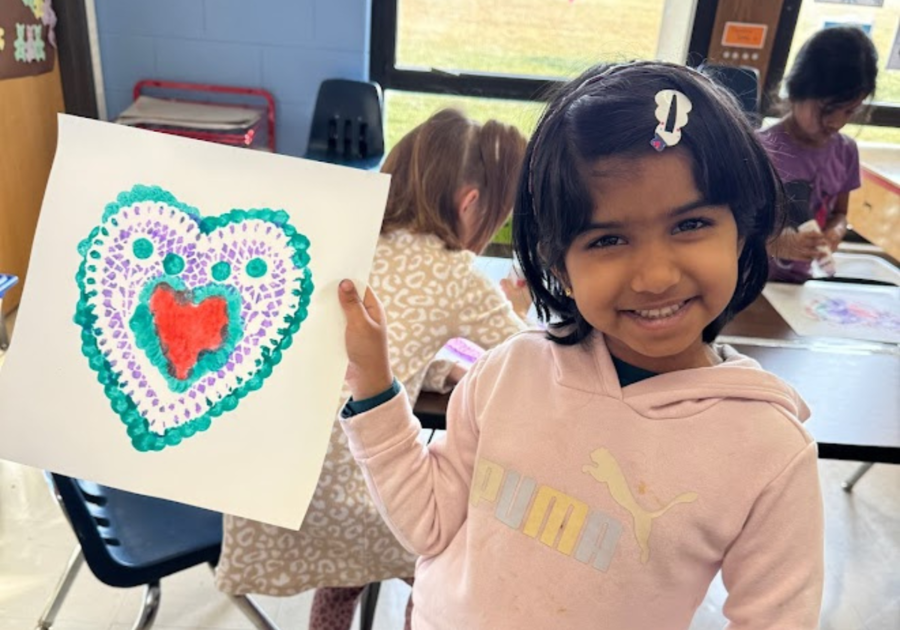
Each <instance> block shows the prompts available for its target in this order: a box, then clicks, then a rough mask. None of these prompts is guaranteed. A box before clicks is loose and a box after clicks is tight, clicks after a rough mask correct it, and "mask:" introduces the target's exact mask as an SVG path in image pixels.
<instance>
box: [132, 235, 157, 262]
mask: <svg viewBox="0 0 900 630" xmlns="http://www.w3.org/2000/svg"><path fill="white" fill-rule="evenodd" d="M131 249H132V251H134V255H135V256H137V257H138V258H140V259H141V260H144V259H145V258H150V255H151V254H152V253H153V243H151V242H150V240H149V239H146V238H139V239H138V240H136V241H135V242H134V245H132V246H131Z"/></svg>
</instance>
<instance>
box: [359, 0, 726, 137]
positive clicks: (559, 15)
mask: <svg viewBox="0 0 900 630" xmlns="http://www.w3.org/2000/svg"><path fill="white" fill-rule="evenodd" d="M694 4H695V2H691V1H687V0H628V1H623V0H506V1H505V2H502V3H501V2H497V1H496V0H373V1H372V49H371V68H370V70H371V72H370V75H371V78H372V80H374V81H377V82H378V83H380V84H381V86H382V87H383V88H384V89H385V94H386V101H387V104H386V108H387V123H386V133H387V139H386V142H387V148H390V146H392V145H393V143H395V142H396V141H397V140H398V139H399V138H400V137H402V136H403V134H404V133H406V132H407V131H408V130H409V129H411V128H412V127H413V126H415V125H416V124H418V123H419V122H421V121H422V120H424V119H425V118H426V117H427V116H428V115H430V114H431V113H432V112H434V111H435V110H437V109H439V108H440V107H443V106H448V105H454V104H455V105H457V106H461V107H462V108H463V109H465V111H466V112H467V113H468V114H469V115H470V116H471V117H472V118H475V119H476V120H485V119H487V118H497V119H500V120H503V121H504V122H510V123H512V124H515V125H516V126H518V127H519V128H520V129H522V131H523V132H524V133H526V134H530V133H531V130H532V129H533V127H534V124H535V122H536V118H537V113H538V112H539V111H540V107H539V106H538V105H536V104H535V101H539V100H541V99H542V98H543V97H544V96H545V95H546V94H547V93H549V91H550V90H551V89H552V88H553V87H554V86H555V85H556V84H557V82H559V81H561V80H565V79H568V78H571V77H573V76H575V75H577V74H578V73H580V72H582V71H583V70H584V69H585V68H587V67H588V66H589V65H591V64H593V63H597V62H598V61H601V60H608V61H613V62H614V61H622V60H626V59H633V58H653V57H656V56H658V55H659V54H660V51H661V50H670V49H672V50H675V49H677V48H678V46H679V45H683V46H684V48H685V49H686V48H687V44H686V42H687V40H688V35H689V33H687V32H683V33H682V32H680V31H686V29H687V28H688V26H689V24H690V23H691V22H692V20H691V19H689V18H690V16H689V12H690V11H692V10H693V7H694ZM699 4H701V5H703V6H705V7H711V9H709V11H710V12H712V13H714V10H715V2H712V1H711V0H699ZM712 13H711V14H712ZM664 16H665V19H666V20H667V24H669V25H670V27H669V28H667V29H661V25H662V23H663V19H664ZM672 24H675V25H676V26H674V27H672V26H671V25H672ZM674 31H679V32H674ZM683 52H685V51H682V53H683ZM435 95H441V96H435ZM464 97H465V98H464ZM470 97H479V98H474V99H473V98H470ZM515 101H519V102H518V103H516V102H515Z"/></svg>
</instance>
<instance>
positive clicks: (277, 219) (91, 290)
mask: <svg viewBox="0 0 900 630" xmlns="http://www.w3.org/2000/svg"><path fill="white" fill-rule="evenodd" d="M309 245H310V243H309V240H308V239H307V238H306V236H304V235H303V234H301V233H299V232H298V231H297V230H296V228H295V227H294V226H293V225H291V223H290V221H289V216H288V214H287V213H286V212H284V211H283V210H271V209H251V210H231V211H229V212H227V213H225V214H222V215H219V216H207V217H203V216H201V214H200V212H199V211H198V210H197V209H196V208H194V207H191V206H189V205H187V204H185V203H182V202H180V201H179V200H178V199H176V198H175V196H174V195H173V194H172V193H170V192H168V191H166V190H164V189H162V188H160V187H157V186H143V185H136V186H134V187H133V188H132V189H131V190H130V191H127V192H122V193H120V194H119V195H118V196H117V198H116V201H115V202H113V203H110V204H108V205H107V206H106V208H105V211H104V213H103V218H102V220H101V222H100V224H99V225H97V226H96V227H94V229H93V230H92V231H91V233H90V235H89V236H88V237H87V238H86V239H84V240H83V241H81V243H80V244H79V246H78V251H79V254H81V256H82V260H81V263H80V265H79V269H78V273H77V274H76V282H77V284H78V287H79V300H78V305H77V307H76V313H75V318H74V319H75V323H76V324H77V325H78V326H79V328H80V332H81V346H82V348H81V349H82V353H83V354H84V355H85V357H86V358H87V360H88V363H89V365H90V367H91V368H92V369H93V370H94V371H96V372H97V380H98V381H99V382H100V383H101V385H102V386H103V389H104V393H105V395H106V396H107V398H108V399H109V401H110V404H111V406H112V409H113V410H114V411H115V412H116V414H118V415H119V417H120V418H121V420H122V421H123V422H124V423H125V425H126V426H127V432H128V435H129V437H130V438H131V442H132V445H133V446H134V448H136V449H137V450H139V451H159V450H162V449H163V448H165V447H166V446H174V445H176V444H179V443H180V442H181V441H182V440H183V439H185V438H188V437H191V436H193V435H195V434H196V433H198V432H200V431H205V430H206V429H208V428H209V427H210V426H211V424H212V420H213V419H214V418H216V417H217V416H220V415H222V414H224V413H226V412H229V411H232V410H233V409H235V408H236V407H237V405H238V403H239V402H240V400H241V399H242V398H243V397H245V396H247V395H248V394H249V393H250V392H252V391H255V390H257V389H259V388H260V387H262V386H263V383H264V381H265V379H266V378H268V376H269V375H271V373H272V370H273V368H274V366H275V365H277V364H278V363H279V362H280V361H281V358H282V353H283V352H284V351H285V350H287V349H288V348H289V347H290V346H291V345H292V343H293V335H294V334H295V333H296V332H297V331H298V330H299V329H300V325H301V323H302V322H303V321H304V320H305V319H306V317H307V314H308V311H307V309H308V306H309V303H310V298H311V296H312V293H313V289H314V287H313V282H312V274H311V271H310V269H309V260H310V258H309V254H308V251H307V250H308V248H309ZM154 296H156V297H157V298H160V299H158V300H156V301H155V302H153V301H152V300H151V298H153V297H154ZM217 302H221V304H217ZM160 305H162V306H160ZM206 307H210V308H206ZM204 309H205V310H206V311H210V312H212V311H215V312H216V313H217V317H219V318H221V317H225V318H226V319H225V320H223V321H225V322H226V325H223V326H222V327H221V335H220V337H221V339H220V341H221V343H219V344H218V345H215V343H213V342H210V341H209V339H211V338H216V339H218V337H216V334H215V331H216V330H217V327H218V324H210V325H207V326H206V328H207V329H209V330H207V331H206V333H205V334H206V338H203V339H205V341H203V340H201V341H203V343H206V344H207V345H203V343H200V344H199V345H198V344H197V343H194V341H195V339H194V338H195V337H197V334H198V333H197V332H196V330H195V329H202V328H203V326H204V324H203V322H202V321H200V320H199V319H198V322H199V324H198V325H197V326H192V325H185V324H186V323H187V324H191V322H192V318H194V319H197V318H196V317H195V314H196V313H195V311H196V312H197V313H200V312H201V311H203V310H204ZM166 317H169V320H170V323H169V324H166V321H167V320H166ZM173 317H174V319H173ZM212 321H214V322H219V320H215V319H214V320H212ZM220 323H221V322H220ZM164 325H167V326H168V334H169V337H168V338H167V337H166V336H165V334H164V333H166V331H165V330H164V328H163V327H164ZM210 326H212V328H210ZM210 334H212V337H209V335H210ZM173 340H174V341H173ZM167 343H168V345H167ZM210 344H212V345H210ZM176 346H177V348H176ZM185 348H186V350H185ZM176 350H178V351H179V352H180V353H181V354H180V355H179V352H176ZM185 352H187V354H185ZM179 356H180V357H181V358H180V360H181V362H182V363H183V365H182V364H179V363H178V362H177V360H176V359H178V357H179ZM185 357H187V358H185ZM176 366H177V369H176Z"/></svg>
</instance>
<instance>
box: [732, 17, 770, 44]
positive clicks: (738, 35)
mask: <svg viewBox="0 0 900 630" xmlns="http://www.w3.org/2000/svg"><path fill="white" fill-rule="evenodd" d="M768 30H769V27H768V25H766V24H753V23H750V22H725V30H724V31H723V32H722V45H723V46H728V47H731V48H754V49H756V50H761V49H762V48H763V46H765V44H766V32H767V31H768Z"/></svg>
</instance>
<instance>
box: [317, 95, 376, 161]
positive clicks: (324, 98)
mask: <svg viewBox="0 0 900 630" xmlns="http://www.w3.org/2000/svg"><path fill="white" fill-rule="evenodd" d="M382 112H383V97H382V93H381V86H380V85H378V84H377V83H374V82H365V81H351V80H349V79H327V80H325V81H322V84H321V85H320V86H319V95H318V97H317V98H316V109H315V112H313V120H312V126H311V127H310V130H309V145H308V146H307V149H306V155H305V156H304V157H306V158H308V159H310V160H316V161H319V162H330V163H332V164H342V165H344V166H352V167H354V168H362V169H368V170H374V169H377V168H378V167H379V165H380V164H381V160H382V158H383V157H384V119H383V113H382Z"/></svg>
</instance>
